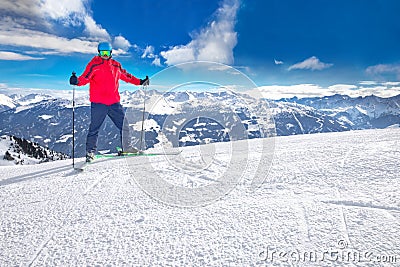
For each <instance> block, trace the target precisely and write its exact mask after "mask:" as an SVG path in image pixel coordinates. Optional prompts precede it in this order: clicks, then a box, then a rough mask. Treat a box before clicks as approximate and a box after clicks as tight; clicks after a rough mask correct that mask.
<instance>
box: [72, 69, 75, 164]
mask: <svg viewBox="0 0 400 267" xmlns="http://www.w3.org/2000/svg"><path fill="white" fill-rule="evenodd" d="M72 75H75V72H72ZM72 166H73V167H74V168H75V85H73V86H72Z"/></svg>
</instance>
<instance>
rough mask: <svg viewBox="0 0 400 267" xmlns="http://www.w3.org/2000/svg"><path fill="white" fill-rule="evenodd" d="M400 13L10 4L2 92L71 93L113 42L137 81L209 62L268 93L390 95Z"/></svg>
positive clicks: (252, 2)
mask: <svg viewBox="0 0 400 267" xmlns="http://www.w3.org/2000/svg"><path fill="white" fill-rule="evenodd" d="M399 13H400V1H397V0H368V1H366V0H335V1H332V0H307V1H298V0H221V1H211V0H191V1H178V0H169V1H155V0H143V1H142V0H136V1H127V0H125V1H115V2H111V3H110V1H104V0H96V1H93V0H92V1H91V0H70V1H60V0H40V1H39V0H37V1H33V0H4V1H2V5H0V71H1V76H0V86H1V87H2V88H48V89H69V85H68V83H67V80H68V78H69V75H70V73H71V71H72V70H75V71H76V72H77V73H81V72H82V71H83V70H84V67H85V66H86V64H87V62H88V61H89V60H90V59H91V58H92V57H93V56H94V55H95V54H96V45H97V43H98V42H99V41H103V40H108V41H110V42H112V44H113V46H114V58H115V59H117V60H118V61H120V62H121V63H122V65H123V67H124V68H126V69H127V70H128V71H129V72H130V73H132V74H133V75H135V76H137V77H139V78H141V77H144V76H145V75H149V76H152V75H154V74H156V73H158V72H159V71H161V70H164V69H166V68H167V67H169V66H173V65H175V64H179V63H183V62H187V61H192V60H206V61H212V62H218V63H223V64H227V65H229V66H233V67H235V68H237V69H238V70H240V71H241V72H243V73H244V74H246V75H248V77H249V78H251V79H252V80H253V81H254V82H255V83H256V84H257V85H258V86H260V88H262V89H263V90H265V91H266V92H267V93H271V94H273V93H276V92H278V91H279V93H280V94H283V95H285V93H287V94H288V95H290V94H293V95H296V94H298V95H310V96H311V95H323V94H326V93H327V92H329V93H333V92H339V93H348V94H353V95H357V94H361V95H363V94H364V95H365V94H371V93H374V94H377V95H381V96H391V95H395V94H399V93H400V89H399V88H400V83H399V82H398V81H400V49H399V48H400V46H399V44H400V23H399V22H398V14H399ZM170 79H171V80H173V79H176V77H170ZM121 85H122V87H123V88H128V87H129V86H127V85H123V82H122V83H121Z"/></svg>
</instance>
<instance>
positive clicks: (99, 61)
mask: <svg viewBox="0 0 400 267" xmlns="http://www.w3.org/2000/svg"><path fill="white" fill-rule="evenodd" d="M97 50H98V55H97V56H95V57H94V58H93V59H92V60H91V61H90V62H89V63H88V65H87V66H86V69H85V71H84V72H83V74H82V75H81V76H79V77H77V76H76V75H75V72H73V73H72V76H71V77H70V79H69V83H70V84H71V85H77V86H83V85H86V84H88V83H90V88H89V96H90V102H91V108H90V113H91V116H90V126H89V132H88V134H87V138H86V161H87V162H91V161H92V160H93V159H94V155H95V152H96V148H97V138H98V135H99V130H100V127H101V125H102V124H103V122H104V120H105V118H106V116H109V117H110V119H111V120H112V121H113V122H114V124H115V126H117V128H118V129H119V131H120V136H121V147H122V148H123V149H124V152H131V153H137V152H139V151H138V150H137V149H136V148H134V147H126V144H124V143H125V141H124V140H122V138H123V136H125V137H124V139H125V138H126V137H127V133H129V129H128V125H127V124H125V126H124V118H125V112H124V110H123V108H122V105H121V104H120V95H119V91H118V88H119V80H120V79H121V80H123V81H125V82H127V83H131V84H134V85H149V84H150V80H149V77H148V76H146V78H145V79H138V78H136V77H135V76H133V75H131V74H129V73H128V72H126V70H124V69H123V68H122V67H121V64H120V63H119V62H118V61H116V60H114V59H112V58H111V57H112V46H111V44H110V43H108V42H101V43H99V45H98V47H97ZM124 145H125V147H124Z"/></svg>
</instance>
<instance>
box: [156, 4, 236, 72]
mask: <svg viewBox="0 0 400 267" xmlns="http://www.w3.org/2000/svg"><path fill="white" fill-rule="evenodd" d="M238 9H239V2H238V0H225V1H224V2H223V3H222V4H221V6H220V8H218V10H217V11H216V12H215V14H214V17H215V19H214V20H213V21H211V22H210V23H209V24H208V25H207V27H205V28H204V29H202V30H200V31H199V32H198V33H195V34H192V35H191V37H192V41H190V42H189V43H188V44H186V45H177V46H174V47H171V48H170V49H169V50H167V51H162V52H161V53H160V54H161V56H162V57H163V58H164V59H165V60H166V61H165V63H166V64H167V65H176V64H179V63H183V62H189V61H193V60H202V61H213V62H219V63H224V64H232V63H233V61H234V58H233V48H234V47H235V46H236V44H237V33H236V32H235V30H234V26H235V23H236V15H237V11H238Z"/></svg>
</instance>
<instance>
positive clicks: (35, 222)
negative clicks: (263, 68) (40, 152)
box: [0, 128, 400, 266]
mask: <svg viewBox="0 0 400 267" xmlns="http://www.w3.org/2000/svg"><path fill="white" fill-rule="evenodd" d="M399 140H400V129H399V128H393V129H386V130H365V131H356V132H342V133H328V134H313V135H298V136H290V137H279V138H276V139H275V151H274V152H275V155H274V159H273V164H272V167H271V168H270V171H269V173H268V175H267V173H265V174H266V175H267V177H266V180H265V182H264V183H263V184H262V186H261V187H260V188H259V189H258V190H256V191H253V190H249V188H248V187H247V184H246V177H245V178H244V179H243V180H240V182H239V183H238V185H237V186H236V187H235V188H234V189H233V190H232V191H231V192H230V193H229V194H227V195H225V196H224V197H223V198H222V199H221V200H219V201H215V202H213V203H211V204H209V205H206V206H201V207H192V208H182V207H176V206H170V205H167V204H163V203H161V202H160V201H158V200H156V199H155V198H154V197H150V196H149V195H148V194H147V193H145V192H144V191H142V190H141V189H140V187H139V186H138V184H137V182H136V181H135V177H136V178H137V177H139V176H140V177H143V176H145V178H147V179H149V181H150V180H151V179H153V178H154V177H155V176H160V175H168V177H169V178H170V179H171V180H173V181H174V182H176V183H181V184H182V185H183V186H187V187H188V188H189V187H190V186H199V185H200V186H201V183H205V184H207V183H214V184H215V183H218V181H215V179H217V178H218V175H219V172H220V171H221V170H224V169H225V168H227V167H228V168H231V169H234V170H237V171H238V172H240V169H241V168H246V166H245V165H244V163H243V165H242V164H239V165H238V166H226V161H225V159H227V158H229V155H227V154H223V153H224V152H223V151H227V152H226V153H228V152H229V151H230V150H229V149H228V148H229V143H224V144H218V146H216V147H217V149H216V151H217V152H218V153H220V154H219V155H218V158H217V159H215V160H213V162H212V164H211V165H210V167H209V168H208V169H206V170H203V171H201V172H199V173H196V174H195V175H193V179H192V181H190V180H191V177H186V176H187V175H186V176H185V175H183V174H181V173H182V172H181V171H174V168H173V167H172V165H173V163H172V162H169V161H168V160H173V158H174V156H171V157H168V158H164V157H163V156H156V157H151V158H150V157H148V158H145V157H137V158H133V159H129V166H130V168H131V169H130V168H128V161H126V160H125V159H114V160H106V161H99V162H95V163H93V164H92V165H90V166H89V167H88V168H87V169H86V171H85V172H82V173H77V172H75V171H73V170H72V169H71V161H70V160H68V161H59V162H52V163H46V164H40V165H36V166H35V168H34V169H32V166H13V167H11V166H5V167H1V168H0V177H1V178H0V210H1V218H0V240H1V241H0V266H17V265H18V266H98V265H100V266H104V265H111V266H399V265H400V231H399V230H400V194H399V188H400V176H399V170H400V167H399V158H400V143H399V142H400V141H399ZM252 142H257V141H255V140H251V141H250V144H252ZM240 144H241V143H240ZM254 144H255V143H254ZM224 148H226V149H225V150H224ZM243 149H244V150H245V148H243ZM201 150H202V148H201V147H187V148H184V150H183V152H182V154H181V155H179V156H176V157H177V158H179V161H180V162H181V163H182V162H184V163H185V164H186V165H185V164H183V165H182V166H184V167H186V168H187V169H195V168H196V164H197V163H198V162H196V159H197V157H198V153H197V152H199V151H200V152H201ZM193 151H195V152H196V151H197V152H196V153H194V152H193ZM252 153H254V154H256V153H258V152H257V151H254V152H250V154H252ZM250 158H252V157H250ZM80 160H82V159H80ZM152 164H156V165H157V166H163V165H165V166H166V167H165V168H164V169H163V168H160V169H158V172H157V173H156V172H154V169H155V167H152V166H151V165H152ZM219 164H220V166H219ZM250 165H251V164H250ZM218 166H219V167H218ZM132 169H133V170H132ZM152 170H153V171H152ZM185 171H186V170H185ZM184 176H185V179H181V177H184ZM199 177H200V179H198V178H199ZM200 180H203V182H201V181H200ZM177 197H178V196H177ZM348 252H350V253H348ZM309 254H311V255H314V256H311V258H308V259H304V257H302V256H304V255H306V256H307V255H309ZM346 255H350V258H349V256H347V258H346ZM357 255H359V256H360V255H361V257H360V258H359V259H358V260H357V259H356V256H357ZM343 256H344V257H343ZM360 261H363V262H360ZM383 261H386V263H384V262H383Z"/></svg>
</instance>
